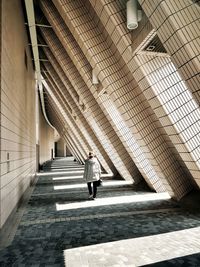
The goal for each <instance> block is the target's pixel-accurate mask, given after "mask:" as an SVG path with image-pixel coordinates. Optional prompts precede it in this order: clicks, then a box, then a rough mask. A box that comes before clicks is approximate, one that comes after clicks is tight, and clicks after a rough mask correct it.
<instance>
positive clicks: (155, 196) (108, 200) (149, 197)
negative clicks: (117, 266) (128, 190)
mask: <svg viewBox="0 0 200 267" xmlns="http://www.w3.org/2000/svg"><path fill="white" fill-rule="evenodd" d="M83 186H84V185H83ZM85 186H86V185H85ZM164 199H170V196H169V194H168V193H150V194H149V193H147V194H140V195H132V196H119V197H105V198H97V199H96V200H95V201H92V200H89V201H84V202H75V203H66V204H59V203H56V210H57V211H61V210H71V209H81V208H89V207H99V206H108V205H117V204H125V203H134V202H143V201H153V200H164Z"/></svg>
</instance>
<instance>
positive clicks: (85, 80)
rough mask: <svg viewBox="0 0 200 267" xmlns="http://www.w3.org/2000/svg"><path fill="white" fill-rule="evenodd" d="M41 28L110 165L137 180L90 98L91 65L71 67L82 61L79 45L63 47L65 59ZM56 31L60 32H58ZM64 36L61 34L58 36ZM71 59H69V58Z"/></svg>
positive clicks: (60, 49) (103, 117) (112, 133)
mask: <svg viewBox="0 0 200 267" xmlns="http://www.w3.org/2000/svg"><path fill="white" fill-rule="evenodd" d="M42 3H44V6H45V8H49V7H50V5H49V3H47V2H46V3H45V1H42ZM46 4H48V5H46ZM42 32H43V35H44V38H45V40H46V42H47V43H48V44H49V46H50V48H51V49H52V52H53V53H54V55H55V56H56V58H57V59H59V62H62V67H63V70H64V71H65V73H66V75H69V77H68V79H69V80H70V82H71V84H72V85H73V86H74V88H76V90H77V92H79V95H80V98H81V99H84V100H85V101H87V103H86V108H87V110H89V112H87V116H90V118H88V122H92V124H91V127H92V128H93V130H94V131H95V132H96V135H98V138H99V140H100V142H101V143H102V145H103V146H104V149H105V150H106V152H107V154H109V156H110V159H111V160H112V161H113V163H114V165H115V166H117V168H118V171H119V172H120V174H121V175H122V176H123V177H124V178H125V179H131V178H133V179H134V180H135V181H136V182H137V181H138V178H139V177H140V174H139V172H138V170H137V168H136V167H135V165H134V163H133V161H132V160H131V158H130V156H129V154H128V153H127V152H126V150H125V147H124V144H122V143H121V142H120V139H119V138H118V136H117V135H116V133H115V131H114V130H113V129H112V127H111V125H110V124H109V122H108V120H107V118H106V117H105V115H104V114H103V113H102V112H101V110H102V109H100V108H99V105H98V104H100V102H99V103H97V102H96V101H95V99H94V95H92V94H91V92H94V90H96V89H95V87H94V86H92V84H91V67H88V68H90V71H89V69H88V68H87V70H86V71H85V66H86V65H88V66H89V64H86V65H84V66H83V68H82V71H83V72H82V73H83V74H82V75H81V77H80V74H79V73H78V71H77V70H76V69H74V66H76V67H77V65H78V64H79V63H80V64H83V62H82V61H80V60H78V57H80V56H82V57H81V58H84V55H83V54H81V53H80V52H79V48H78V47H76V49H74V50H75V52H76V53H75V54H72V53H73V51H74V50H73V49H70V51H69V50H68V51H67V52H70V53H71V54H69V55H70V57H71V59H70V58H68V59H67V56H66V52H65V51H64V50H63V49H62V47H61V44H59V41H58V40H56V37H55V36H54V34H53V32H52V31H51V30H50V31H49V30H42ZM60 34H61V35H62V33H61V32H60ZM64 36H65V38H67V34H65V35H64ZM64 36H63V35H62V38H63V37H64ZM68 36H70V38H72V36H71V34H70V33H69V34H68ZM65 42H66V40H65ZM69 43H71V42H70V41H69V42H67V44H69ZM63 44H64V42H63ZM65 49H67V46H65ZM62 50H63V52H62ZM77 51H78V53H77ZM77 54H78V55H77ZM76 56H77V58H76ZM74 59H75V61H74ZM71 60H73V62H72V61H71ZM64 62H65V63H64ZM84 62H87V61H85V60H84ZM53 65H54V64H53ZM66 66H67V68H66ZM69 66H70V67H71V70H70V71H69ZM70 73H73V74H74V73H76V75H75V78H74V79H73V76H72V75H70ZM87 86H88V87H89V89H90V91H89V90H88V87H87ZM85 114H86V113H85ZM93 116H94V117H93ZM94 118H95V119H94ZM99 126H100V128H99ZM101 128H102V129H101ZM102 130H103V131H102ZM116 143H117V144H118V146H113V144H116ZM107 144H108V145H107ZM108 146H109V147H108ZM123 151H124V152H123ZM128 159H130V160H128ZM114 160H115V162H114Z"/></svg>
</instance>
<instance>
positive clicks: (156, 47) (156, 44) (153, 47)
mask: <svg viewBox="0 0 200 267" xmlns="http://www.w3.org/2000/svg"><path fill="white" fill-rule="evenodd" d="M143 51H147V52H154V53H167V51H166V50H165V48H164V46H163V44H162V42H161V41H160V39H159V37H158V35H155V36H154V37H153V38H152V39H151V40H150V41H149V42H148V44H146V45H145V46H144V48H143Z"/></svg>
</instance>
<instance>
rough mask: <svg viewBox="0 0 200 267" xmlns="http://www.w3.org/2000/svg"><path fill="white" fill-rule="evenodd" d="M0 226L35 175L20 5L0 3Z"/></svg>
mask: <svg viewBox="0 0 200 267" xmlns="http://www.w3.org/2000/svg"><path fill="white" fill-rule="evenodd" d="M1 4H2V24H1V31H2V47H1V53H2V54H1V139H0V142H1V144H0V145H1V178H0V179H1V183H0V184H1V190H0V191H1V193H0V194H1V210H0V218H1V222H0V226H2V225H3V224H4V223H5V221H6V219H7V218H8V216H9V215H10V213H11V212H12V210H13V209H14V208H15V206H16V205H17V203H18V201H19V200H20V198H21V197H22V195H23V193H24V192H25V190H26V189H27V187H28V186H29V185H30V182H31V180H32V179H33V176H34V174H35V166H36V145H35V132H36V131H35V85H34V72H33V64H32V60H31V55H30V49H29V47H28V45H27V44H28V40H27V36H26V31H25V26H24V20H23V13H22V8H21V2H20V1H6V0H4V1H1Z"/></svg>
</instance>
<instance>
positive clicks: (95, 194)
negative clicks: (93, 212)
mask: <svg viewBox="0 0 200 267" xmlns="http://www.w3.org/2000/svg"><path fill="white" fill-rule="evenodd" d="M97 184H98V181H95V182H93V198H96V196H97Z"/></svg>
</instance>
